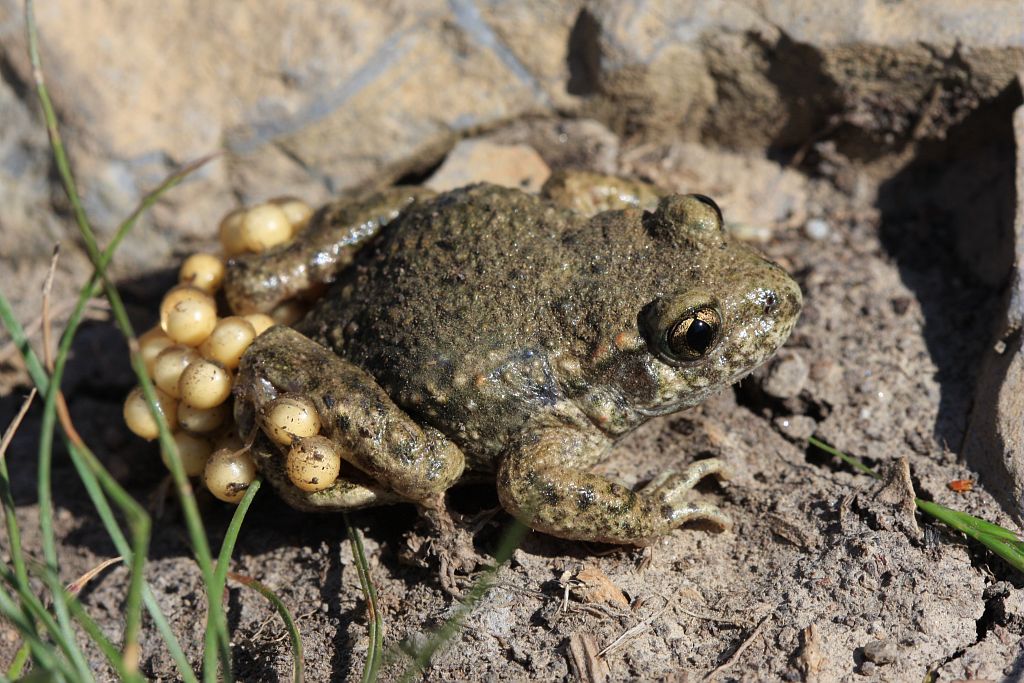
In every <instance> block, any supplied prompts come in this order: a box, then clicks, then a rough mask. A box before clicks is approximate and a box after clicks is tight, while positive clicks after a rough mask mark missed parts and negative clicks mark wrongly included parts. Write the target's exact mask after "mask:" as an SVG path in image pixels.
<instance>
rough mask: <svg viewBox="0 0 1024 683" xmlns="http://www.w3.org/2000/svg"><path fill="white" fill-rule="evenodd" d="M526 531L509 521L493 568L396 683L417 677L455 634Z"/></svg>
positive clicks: (419, 651)
mask: <svg viewBox="0 0 1024 683" xmlns="http://www.w3.org/2000/svg"><path fill="white" fill-rule="evenodd" d="M528 531H529V529H528V528H527V527H526V526H525V525H524V524H523V523H522V522H520V521H518V520H512V523H511V524H510V525H509V527H508V529H507V530H506V531H505V534H504V535H503V536H502V539H501V543H500V544H499V545H498V549H497V551H495V553H494V565H492V566H491V567H490V568H489V569H488V570H487V571H485V572H484V573H483V574H482V575H481V576H480V578H478V579H477V580H476V582H475V583H474V584H473V587H472V588H471V589H470V590H469V593H468V594H467V595H466V597H465V599H464V600H463V601H462V602H461V604H460V605H459V607H458V608H457V609H456V610H455V613H454V614H452V616H451V617H449V618H448V620H447V621H445V623H444V624H442V625H441V627H440V628H438V629H437V630H436V631H435V632H434V635H433V636H431V637H430V639H429V640H428V641H427V643H426V645H424V646H423V647H422V648H420V649H419V650H418V651H416V653H415V654H414V656H413V662H412V664H411V665H410V666H409V667H408V668H407V669H406V670H405V672H404V673H403V674H402V677H401V678H400V679H399V681H401V682H402V683H408V682H409V681H412V680H413V679H415V678H416V677H418V676H419V675H420V674H421V673H422V672H423V671H424V670H425V669H426V668H427V665H428V664H429V663H430V659H431V658H432V657H433V656H434V654H435V653H436V652H437V651H438V650H439V649H441V647H442V646H443V645H444V644H445V643H447V642H448V641H449V640H451V638H452V637H453V636H454V635H455V634H456V633H458V632H459V629H461V628H462V624H463V623H464V622H465V620H466V617H468V616H469V615H470V614H471V613H472V611H473V610H474V609H475V608H476V606H477V604H478V603H479V602H480V600H481V598H483V597H484V595H486V593H487V591H488V590H490V588H491V584H492V582H493V581H494V576H495V574H497V573H498V569H499V568H500V567H501V566H502V565H503V564H505V563H506V562H508V560H509V558H511V557H512V553H513V552H515V549H516V548H518V547H519V545H520V544H521V543H522V542H523V538H524V537H525V536H526V533H527V532H528Z"/></svg>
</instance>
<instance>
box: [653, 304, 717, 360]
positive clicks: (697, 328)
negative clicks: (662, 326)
mask: <svg viewBox="0 0 1024 683" xmlns="http://www.w3.org/2000/svg"><path fill="white" fill-rule="evenodd" d="M721 328H722V318H721V316H719V315H718V311H716V310H715V309H714V308H711V307H710V306H705V307H702V308H697V309H694V310H691V311H689V312H688V313H686V314H685V315H684V316H683V317H682V318H680V319H679V320H677V321H676V322H675V323H673V324H672V325H671V326H670V327H669V328H668V331H667V332H666V334H665V347H666V350H667V351H668V352H669V354H670V355H671V356H672V357H673V358H674V359H675V360H677V361H680V362H685V361H692V360H697V359H698V358H701V357H702V356H704V354H706V353H707V352H708V350H710V349H711V347H713V346H714V345H715V342H716V341H717V340H718V333H719V331H720V330H721Z"/></svg>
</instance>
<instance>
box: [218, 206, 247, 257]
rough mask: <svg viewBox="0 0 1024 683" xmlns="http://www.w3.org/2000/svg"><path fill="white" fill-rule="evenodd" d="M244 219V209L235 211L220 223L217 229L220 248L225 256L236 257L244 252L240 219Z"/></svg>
mask: <svg viewBox="0 0 1024 683" xmlns="http://www.w3.org/2000/svg"><path fill="white" fill-rule="evenodd" d="M244 217H245V209H235V210H234V211H232V212H230V213H228V214H227V215H226V216H224V218H222V219H221V221H220V227H219V228H218V233H219V236H220V246H221V248H222V249H224V254H225V255H227V256H237V255H238V254H243V253H245V251H246V248H247V247H246V244H245V239H244V238H243V236H242V234H243V233H242V219H243V218H244Z"/></svg>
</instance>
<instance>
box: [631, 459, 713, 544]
mask: <svg viewBox="0 0 1024 683" xmlns="http://www.w3.org/2000/svg"><path fill="white" fill-rule="evenodd" d="M712 474H713V475H715V476H716V477H718V478H719V479H723V480H724V479H728V478H729V477H730V474H731V473H730V470H729V467H728V466H727V465H726V464H725V461H723V460H721V459H720V458H707V459H706V460H698V461H697V462H695V463H692V464H691V465H690V466H689V467H687V468H686V469H685V470H683V471H682V472H675V471H671V470H670V471H668V472H663V473H662V474H660V475H658V476H657V477H655V478H654V479H653V480H651V482H650V483H649V484H647V486H645V487H644V488H643V489H642V490H641V493H642V494H644V495H645V496H649V497H650V498H653V499H655V500H658V501H660V503H661V504H662V506H663V508H665V509H666V510H667V513H666V517H667V521H669V524H670V526H672V527H677V526H679V525H681V524H684V523H686V522H688V521H691V520H694V519H706V520H709V521H711V522H714V523H715V524H717V525H719V526H720V527H722V528H723V529H725V530H728V529H730V528H732V520H731V519H729V517H728V515H726V514H725V513H724V512H722V511H721V510H720V509H719V508H718V507H717V506H715V505H712V504H711V503H707V502H705V501H689V500H686V498H687V496H688V494H689V492H690V490H691V489H692V488H693V487H694V486H696V485H697V483H698V482H699V481H701V480H702V479H704V477H707V476H709V475H712Z"/></svg>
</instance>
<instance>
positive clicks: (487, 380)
mask: <svg viewBox="0 0 1024 683" xmlns="http://www.w3.org/2000/svg"><path fill="white" fill-rule="evenodd" d="M552 186H554V185H553V184H552ZM545 194H546V195H547V196H559V197H560V201H562V202H563V204H564V203H566V200H565V197H564V194H563V195H559V193H557V192H548V193H545ZM649 196H650V197H653V201H654V202H657V204H656V206H655V205H654V204H653V203H651V204H649V206H651V208H652V209H653V210H650V211H645V210H644V209H643V208H639V207H633V206H626V208H622V207H623V205H628V204H630V203H632V202H631V201H630V198H629V197H623V196H620V195H619V194H617V193H614V192H613V193H611V194H610V195H608V196H606V197H605V199H606V200H607V201H605V202H603V206H609V205H610V206H613V207H615V208H616V210H609V211H604V212H601V213H597V214H596V215H593V216H592V217H588V216H585V215H582V214H579V213H577V212H575V211H573V210H572V209H570V208H567V207H565V206H563V205H560V204H557V203H555V202H554V201H553V200H552V199H549V198H547V197H546V196H540V197H538V196H534V195H530V194H526V193H524V192H520V191H518V190H513V189H506V188H501V187H496V186H492V185H475V186H470V187H466V188H462V189H459V190H455V191H452V192H448V193H445V194H441V195H438V196H428V194H427V193H426V192H425V191H423V190H402V189H399V190H392V191H388V192H385V193H383V194H380V195H377V196H376V197H374V198H372V199H371V200H368V201H362V202H347V203H337V204H334V205H330V206H327V207H325V208H323V209H321V210H320V211H319V212H317V214H316V215H315V216H314V217H313V219H312V221H311V223H310V226H309V227H308V228H307V229H306V230H305V232H304V233H302V234H300V235H299V237H298V238H297V240H296V241H295V242H293V243H291V244H288V245H284V246H282V247H279V248H276V249H273V250H271V251H269V252H266V253H264V254H258V255H250V256H244V257H239V258H236V259H234V260H233V261H232V262H231V263H230V264H229V266H228V276H227V280H226V282H225V290H226V294H227V297H228V301H229V302H230V303H231V305H232V308H233V309H234V310H235V312H237V313H247V312H253V311H258V310H269V309H270V308H272V307H274V306H275V305H277V304H279V303H280V302H281V301H283V300H287V299H289V298H295V297H299V298H302V297H305V298H306V299H307V300H308V299H310V298H313V297H317V296H318V297H319V299H318V300H317V301H316V302H315V303H314V304H313V308H312V310H311V311H310V312H309V314H308V315H307V316H306V317H305V318H304V319H303V320H302V321H300V322H299V323H298V324H297V325H295V326H294V329H292V328H290V327H286V326H281V325H279V326H276V327H272V328H270V329H269V330H267V331H266V332H264V333H263V334H262V335H260V336H259V337H258V338H257V339H256V341H255V342H254V343H253V344H252V346H251V347H249V349H248V351H246V353H245V355H244V357H243V359H242V363H241V366H240V368H239V375H238V382H237V386H236V390H235V391H236V402H235V406H236V407H235V412H236V419H237V421H238V426H239V430H240V433H241V435H242V436H243V438H246V437H250V436H251V435H253V434H255V439H256V440H255V443H254V445H253V455H254V458H255V460H256V462H257V464H258V466H259V467H260V469H261V470H262V471H263V472H264V474H265V476H266V477H267V478H268V479H269V480H270V482H271V483H272V484H273V485H274V487H275V488H276V489H277V490H278V491H279V492H280V493H281V494H282V495H283V497H284V498H285V499H286V500H288V501H289V502H290V503H291V504H292V505H294V506H296V507H299V508H303V509H321V510H344V509H353V508H359V507H367V506H371V505H379V504H385V503H391V502H398V501H412V502H416V503H419V504H421V505H424V506H427V507H437V506H439V505H440V504H441V501H442V497H443V494H444V492H445V490H446V489H448V488H449V487H450V486H452V485H453V484H454V483H456V482H457V481H459V480H460V478H464V477H469V476H473V477H474V478H479V477H480V475H483V476H489V477H492V478H494V479H496V481H497V487H498V494H499V497H500V500H501V503H502V505H503V506H504V507H505V509H506V510H508V511H509V512H510V513H512V514H513V515H515V516H516V517H518V518H519V519H521V520H522V521H523V522H524V523H526V524H527V525H529V526H530V527H532V528H534V529H538V530H541V531H544V532H547V533H549V534H553V535H555V536H560V537H563V538H570V539H584V540H590V541H603V542H609V543H632V544H638V545H643V544H647V543H650V542H651V541H653V540H654V539H656V538H657V537H658V536H660V535H662V534H665V533H666V532H668V531H670V530H671V529H673V528H675V527H678V526H679V525H681V524H683V523H684V522H686V521H687V520H692V519H710V520H713V521H715V522H717V523H719V524H722V525H727V524H728V518H727V517H726V516H725V515H724V514H723V513H722V512H721V511H720V510H719V509H718V508H717V507H715V506H713V505H711V504H709V503H706V502H699V501H698V502H694V501H689V500H687V493H688V491H689V489H690V488H692V487H693V486H694V485H695V484H696V483H697V482H698V481H699V480H700V479H701V478H703V477H704V476H706V475H708V474H718V475H720V476H722V475H724V471H723V464H722V462H721V461H720V460H718V459H707V460H701V461H698V462H696V463H694V464H691V465H690V466H688V467H685V468H683V469H682V470H681V471H679V472H675V471H669V472H664V473H663V474H661V475H660V476H658V477H657V478H655V480H654V481H652V482H651V483H650V484H648V485H647V486H646V487H644V488H643V489H641V490H639V491H633V490H631V489H630V488H627V487H626V486H623V485H621V484H619V483H616V482H614V481H611V480H609V479H607V478H605V477H603V476H599V475H596V474H593V473H591V472H590V471H589V470H590V468H591V467H592V466H593V465H594V464H596V463H598V462H599V461H600V460H601V459H602V458H604V457H605V456H606V454H607V453H608V452H609V450H610V449H611V447H612V445H613V444H614V443H615V441H616V440H618V439H619V438H620V437H622V436H623V435H624V434H626V433H627V432H629V431H630V430H632V429H635V428H636V427H638V426H639V425H641V424H643V423H644V422H645V421H647V420H649V419H650V418H652V417H654V416H656V415H664V414H666V413H671V412H674V411H677V410H680V409H682V408H686V407H688V406H693V405H696V404H698V403H700V402H701V401H703V400H704V399H705V398H707V397H708V396H709V395H710V394H712V393H713V392H715V391H717V390H719V389H721V388H723V387H726V386H728V385H729V384H731V383H733V382H735V381H737V380H738V379H740V378H741V377H743V376H744V375H746V374H747V373H749V372H750V371H751V370H752V369H753V368H755V367H757V366H758V365H759V364H761V363H762V362H764V361H765V360H766V359H767V358H768V357H770V356H771V355H772V354H773V353H774V352H775V351H776V350H777V349H778V348H779V347H780V346H781V345H782V343H783V342H784V341H785V340H786V338H787V337H788V335H789V333H790V330H791V329H792V328H793V325H794V323H795V322H796V320H797V317H798V315H799V312H800V307H801V295H800V290H799V288H798V286H797V284H796V283H795V282H794V281H793V280H792V279H791V278H790V277H789V275H787V274H786V273H785V272H784V271H783V270H782V269H781V268H779V267H778V266H777V265H775V264H773V263H771V262H769V261H766V260H765V259H764V258H763V257H761V256H760V255H759V254H757V253H756V252H755V251H753V250H752V249H750V248H748V247H747V246H745V245H743V244H740V243H738V242H737V241H736V240H734V239H733V238H731V237H730V236H729V235H728V234H726V233H725V232H724V231H723V228H722V216H721V212H720V210H719V208H718V207H717V206H716V205H715V203H714V202H713V201H711V200H710V199H708V198H706V197H703V196H700V195H687V196H683V195H668V196H664V197H662V198H661V199H660V201H659V200H658V197H657V196H656V195H653V194H652V195H649ZM589 202H590V204H593V203H594V197H593V196H592V197H590V199H589ZM598 204H601V202H598ZM597 208H602V207H601V206H597ZM385 224H386V225H385ZM360 247H362V248H360ZM331 281H333V283H332V284H330V285H329V288H327V289H326V291H325V290H324V285H325V284H326V283H328V282H331ZM311 293H312V294H311ZM282 395H297V396H301V397H305V398H307V399H309V400H311V401H312V402H313V404H314V405H315V406H316V409H317V410H318V411H319V413H320V418H321V421H322V424H323V428H322V430H323V431H322V434H323V435H324V436H326V437H328V438H329V439H331V440H332V441H334V442H335V443H336V444H337V445H339V446H340V448H341V450H342V452H343V456H342V457H343V458H344V459H345V460H346V461H347V462H348V463H350V464H351V465H352V466H354V467H349V468H348V469H347V470H343V472H342V476H341V478H339V479H338V481H337V482H336V483H335V484H334V485H333V486H331V487H330V488H327V489H325V490H322V491H317V492H305V491H302V490H300V489H298V488H297V487H295V486H294V485H293V484H291V483H290V481H289V479H288V477H287V476H286V475H285V472H284V468H283V459H284V458H283V456H282V455H281V453H282V452H283V450H287V447H282V446H279V445H277V444H275V443H273V442H272V441H271V440H269V439H268V438H267V437H266V435H264V434H262V433H260V432H259V430H258V429H256V425H258V424H259V419H260V414H261V411H263V410H265V408H266V406H267V405H268V403H269V402H270V401H271V400H273V399H274V398H275V397H277V396H282Z"/></svg>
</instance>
